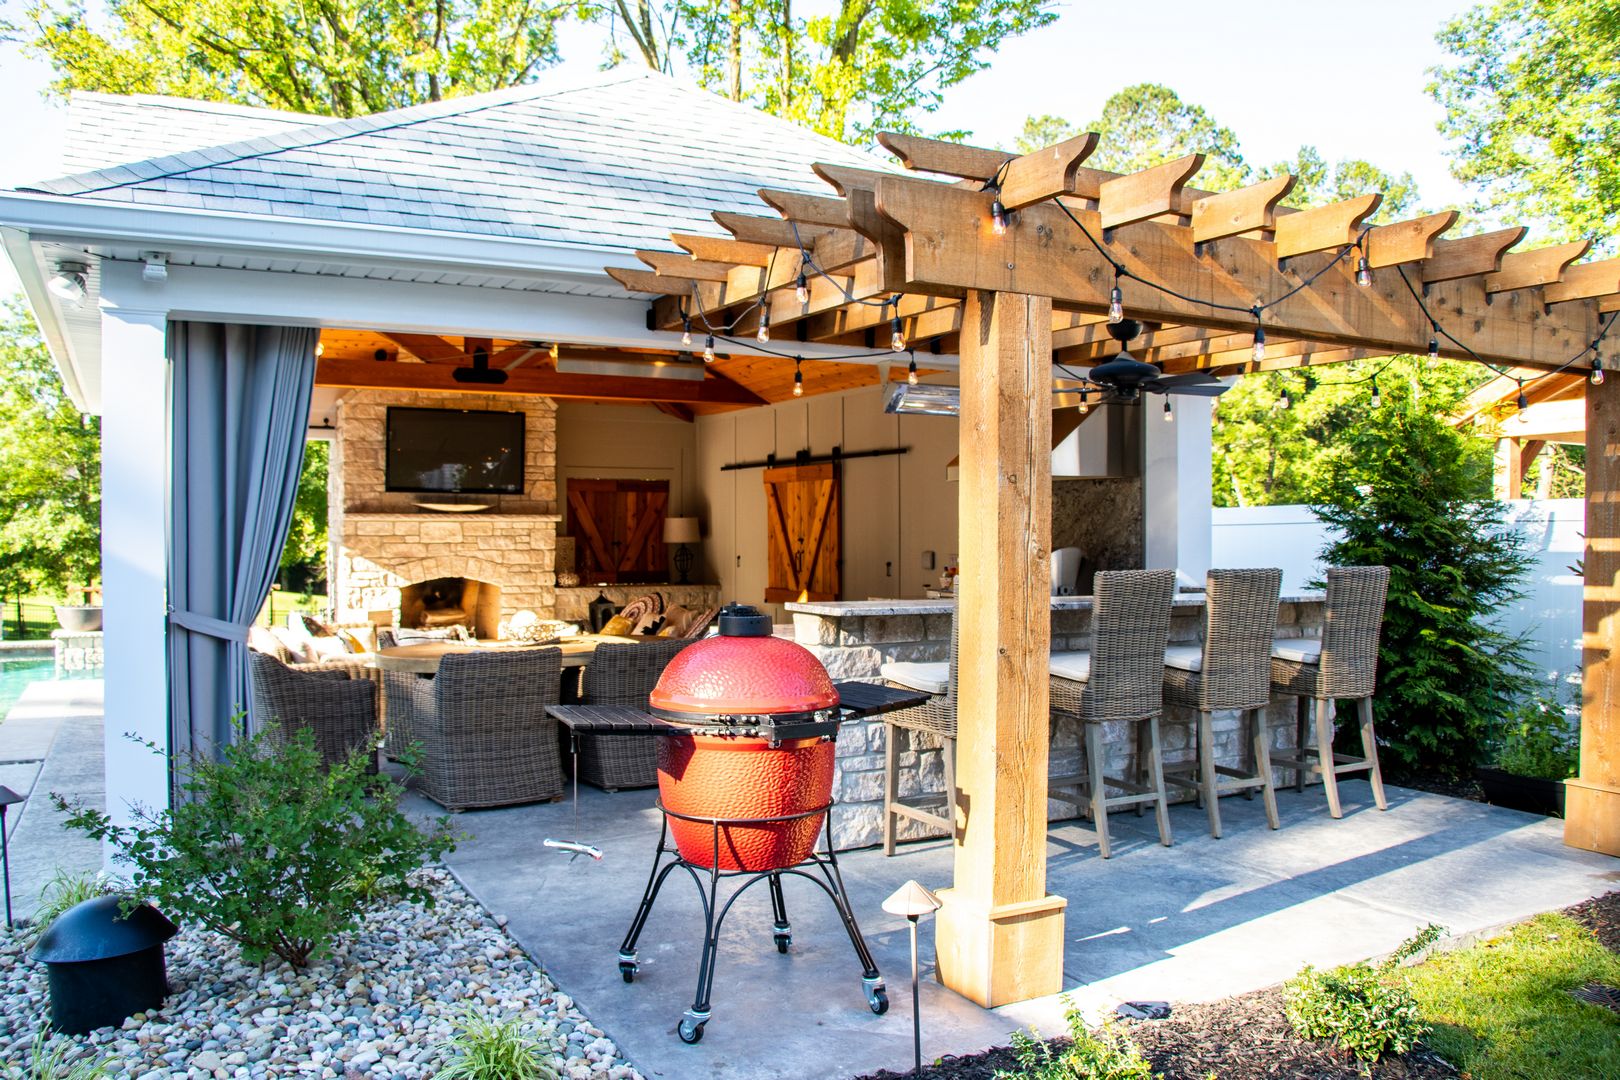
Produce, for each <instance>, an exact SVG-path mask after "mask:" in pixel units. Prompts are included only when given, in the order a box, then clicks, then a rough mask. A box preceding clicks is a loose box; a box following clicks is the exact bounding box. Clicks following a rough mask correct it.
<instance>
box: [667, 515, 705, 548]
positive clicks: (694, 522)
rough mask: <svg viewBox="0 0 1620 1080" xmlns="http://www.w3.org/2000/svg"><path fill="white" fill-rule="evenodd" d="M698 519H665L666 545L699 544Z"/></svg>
mask: <svg viewBox="0 0 1620 1080" xmlns="http://www.w3.org/2000/svg"><path fill="white" fill-rule="evenodd" d="M699 531H700V530H699V527H698V519H697V518H695V517H672V518H665V519H664V543H666V544H695V543H697V542H698V534H699Z"/></svg>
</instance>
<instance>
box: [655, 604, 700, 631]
mask: <svg viewBox="0 0 1620 1080" xmlns="http://www.w3.org/2000/svg"><path fill="white" fill-rule="evenodd" d="M696 614H697V612H695V611H693V610H692V609H691V608H689V607H685V606H683V605H681V604H671V605H670V606H669V607H667V608H665V609H664V625H663V626H662V627H661V628H660V629H659V631H658V632H659V634H660V635H663V633H664V631H665V630H670V629H673V630H674V633H673V634H669V635H667V636H669V637H684V636H685V634H686V627H687V624H689V623H690V622H691V621H692V617H693V616H695V615H696Z"/></svg>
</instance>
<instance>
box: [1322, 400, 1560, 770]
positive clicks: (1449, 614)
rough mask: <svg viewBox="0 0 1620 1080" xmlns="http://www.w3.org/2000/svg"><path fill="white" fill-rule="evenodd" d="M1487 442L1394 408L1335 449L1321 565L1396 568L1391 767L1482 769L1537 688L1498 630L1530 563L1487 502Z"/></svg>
mask: <svg viewBox="0 0 1620 1080" xmlns="http://www.w3.org/2000/svg"><path fill="white" fill-rule="evenodd" d="M1477 441H1478V440H1474V439H1471V438H1469V437H1467V436H1464V435H1462V434H1460V433H1459V432H1457V431H1456V430H1455V429H1453V428H1451V427H1449V426H1448V425H1447V424H1446V423H1445V421H1444V420H1443V419H1442V418H1440V417H1438V416H1436V415H1435V414H1434V411H1433V405H1432V404H1431V403H1428V402H1423V401H1418V400H1415V399H1414V400H1410V401H1403V402H1402V403H1401V404H1399V405H1396V404H1388V405H1386V406H1385V407H1384V408H1382V409H1379V410H1377V411H1376V412H1375V413H1373V414H1371V415H1369V416H1368V417H1366V419H1365V420H1364V421H1363V422H1362V423H1361V424H1359V425H1357V426H1356V427H1355V428H1353V429H1352V430H1351V431H1350V432H1348V433H1347V435H1346V437H1345V438H1344V439H1343V440H1342V442H1341V444H1340V445H1338V446H1336V447H1335V448H1334V449H1333V451H1332V455H1331V457H1330V459H1329V461H1328V463H1327V466H1326V468H1325V470H1324V476H1323V480H1322V481H1321V483H1320V485H1319V487H1318V491H1317V498H1316V499H1315V501H1314V502H1315V504H1314V506H1313V509H1314V510H1315V511H1316V514H1317V516H1318V517H1319V518H1321V520H1322V521H1323V522H1324V523H1325V524H1327V525H1330V526H1332V528H1333V530H1334V534H1335V536H1334V539H1333V540H1332V541H1331V542H1330V543H1329V544H1328V546H1327V547H1326V548H1325V549H1324V550H1323V553H1322V555H1323V559H1324V561H1325V562H1327V563H1328V564H1329V565H1331V566H1377V565H1382V566H1388V567H1389V569H1390V580H1389V600H1388V603H1387V604H1386V606H1385V608H1384V626H1383V636H1382V640H1381V642H1380V646H1379V653H1378V687H1377V693H1378V697H1377V707H1378V734H1379V738H1380V741H1381V743H1382V744H1383V745H1384V747H1385V753H1386V759H1385V760H1386V762H1388V763H1390V764H1394V765H1396V766H1404V767H1406V768H1412V769H1419V770H1425V771H1433V772H1438V773H1441V774H1445V775H1461V774H1464V773H1466V772H1467V771H1468V770H1469V769H1471V768H1472V767H1473V766H1475V765H1478V764H1481V763H1482V761H1483V757H1484V753H1485V750H1486V747H1487V746H1488V745H1489V742H1490V739H1491V737H1492V736H1493V735H1494V734H1495V732H1494V730H1493V728H1494V723H1495V721H1494V718H1496V717H1499V716H1502V715H1504V714H1505V713H1507V712H1508V711H1509V710H1511V709H1512V708H1513V705H1514V703H1515V702H1516V701H1517V700H1518V699H1519V698H1520V697H1521V696H1522V695H1523V694H1524V693H1525V691H1526V690H1527V689H1528V688H1529V685H1530V684H1529V681H1528V679H1527V677H1526V675H1525V673H1524V672H1525V668H1526V651H1525V650H1526V640H1525V638H1524V637H1523V636H1522V635H1513V634H1509V633H1507V632H1506V631H1504V630H1503V629H1502V628H1501V627H1500V625H1499V624H1498V623H1497V621H1496V620H1497V618H1498V616H1499V614H1500V612H1501V611H1502V610H1503V609H1504V608H1506V607H1507V606H1509V605H1510V604H1511V603H1513V602H1514V601H1515V600H1517V599H1519V598H1520V597H1521V596H1522V595H1523V590H1522V585H1521V583H1522V581H1523V580H1524V576H1525V574H1526V572H1527V571H1528V569H1529V566H1530V557H1529V555H1527V554H1526V552H1525V544H1524V539H1523V537H1522V536H1521V534H1520V533H1519V532H1518V531H1517V530H1515V529H1513V528H1511V527H1510V526H1508V524H1507V523H1506V519H1505V517H1504V514H1505V513H1506V508H1505V506H1504V504H1502V503H1499V502H1495V501H1493V500H1492V499H1491V498H1490V472H1489V458H1488V457H1487V456H1483V455H1481V453H1480V452H1479V448H1478V447H1477V446H1476V445H1475V444H1476V443H1477ZM1340 715H1342V716H1348V717H1353V716H1354V715H1355V714H1354V712H1353V711H1351V710H1341V711H1340ZM1353 727H1354V725H1349V728H1347V730H1346V732H1345V734H1346V737H1347V738H1351V741H1352V742H1355V743H1356V744H1357V745H1356V751H1357V752H1358V753H1359V751H1360V746H1359V738H1354V736H1356V735H1357V733H1356V732H1355V731H1354V730H1351V729H1353Z"/></svg>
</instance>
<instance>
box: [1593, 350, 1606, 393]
mask: <svg viewBox="0 0 1620 1080" xmlns="http://www.w3.org/2000/svg"><path fill="white" fill-rule="evenodd" d="M1592 385H1593V386H1602V385H1603V357H1601V356H1594V357H1592Z"/></svg>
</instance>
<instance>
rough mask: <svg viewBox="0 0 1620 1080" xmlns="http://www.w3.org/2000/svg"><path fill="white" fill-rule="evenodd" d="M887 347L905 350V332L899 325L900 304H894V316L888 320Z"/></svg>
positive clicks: (900, 350)
mask: <svg viewBox="0 0 1620 1080" xmlns="http://www.w3.org/2000/svg"><path fill="white" fill-rule="evenodd" d="M889 348H891V349H893V350H894V351H895V352H905V351H906V332H905V330H904V329H903V328H902V327H901V325H900V305H899V304H895V306H894V318H892V319H890V320H889Z"/></svg>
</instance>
